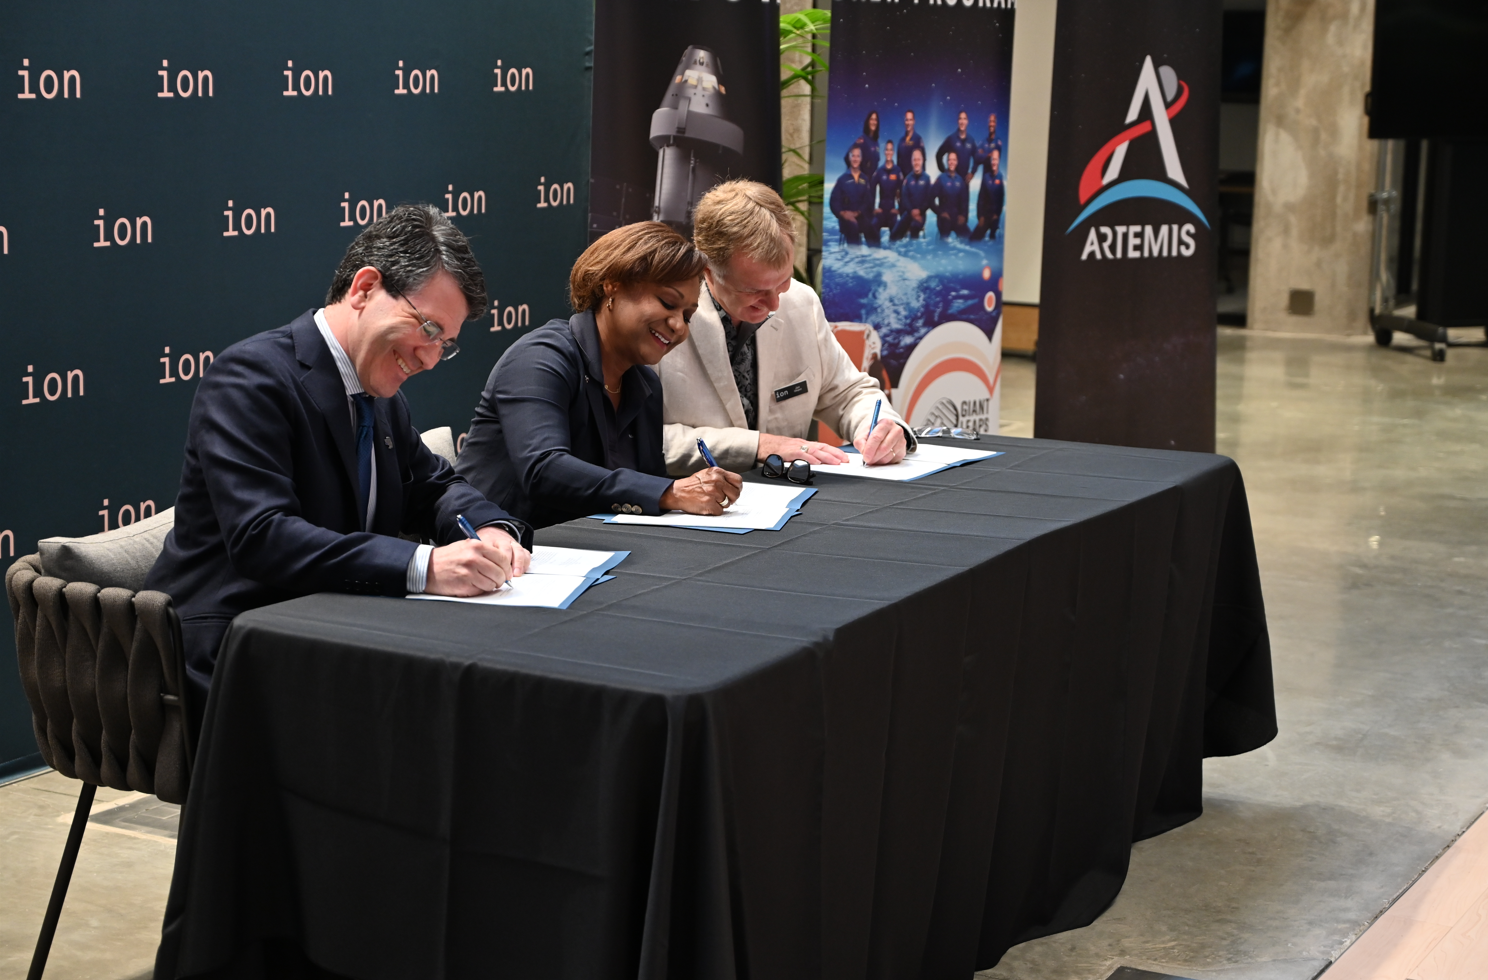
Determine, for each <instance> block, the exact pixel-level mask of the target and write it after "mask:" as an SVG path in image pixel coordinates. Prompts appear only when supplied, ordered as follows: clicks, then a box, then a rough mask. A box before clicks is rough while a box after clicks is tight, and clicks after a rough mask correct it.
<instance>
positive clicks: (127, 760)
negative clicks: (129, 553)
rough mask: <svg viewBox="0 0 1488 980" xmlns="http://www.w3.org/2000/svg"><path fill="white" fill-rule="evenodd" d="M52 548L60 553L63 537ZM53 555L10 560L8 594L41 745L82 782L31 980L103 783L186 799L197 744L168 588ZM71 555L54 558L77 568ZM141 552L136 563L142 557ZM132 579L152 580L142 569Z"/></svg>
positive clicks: (38, 971) (40, 965)
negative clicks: (82, 571)
mask: <svg viewBox="0 0 1488 980" xmlns="http://www.w3.org/2000/svg"><path fill="white" fill-rule="evenodd" d="M161 516H162V518H164V517H165V515H161ZM159 523H163V524H167V526H168V522H167V521H161V522H159ZM143 534H144V532H143V531H142V532H140V534H137V535H136V537H142V536H143ZM163 536H164V532H163V531H161V532H160V534H159V537H161V538H163ZM97 537H102V536H97ZM58 540H63V539H48V541H47V542H43V546H44V548H45V547H46V546H47V545H48V544H49V543H50V542H55V541H58ZM88 540H89V539H76V542H78V543H80V542H86V541H88ZM68 543H69V544H71V543H74V542H68ZM141 544H142V543H141V542H136V547H139V546H140V545H141ZM143 546H144V547H145V548H146V549H148V547H149V543H148V542H145V543H143ZM84 550H86V549H84ZM52 551H53V553H54V554H57V551H56V545H53V546H52ZM156 551H157V552H158V547H157V548H156ZM44 554H45V551H44V552H43V553H42V554H35V555H27V556H26V557H24V558H21V559H19V560H18V561H16V563H15V564H13V565H11V567H10V569H9V570H8V571H7V572H6V573H5V594H6V596H7V598H8V599H9V600H10V612H11V615H12V616H13V617H14V619H15V630H16V653H17V657H18V660H19V662H20V669H21V683H22V686H23V687H24V688H25V692H26V699H27V700H28V701H29V702H30V705H31V724H32V727H33V729H34V731H35V734H36V744H37V746H38V747H39V748H40V749H41V756H42V758H43V759H44V760H45V761H46V764H47V765H49V766H51V767H52V768H53V769H55V770H57V771H58V772H60V773H61V774H62V775H64V776H68V777H70V778H72V779H77V780H81V781H82V784H83V787H82V792H81V793H79V794H78V801H77V810H76V811H75V812H74V814H73V817H72V828H71V829H70V830H69V831H68V834H67V844H66V846H65V847H64V848H63V851H62V862H61V865H60V866H59V867H58V868H57V879H56V882H55V884H54V885H53V886H52V897H51V901H50V902H49V903H48V904H47V910H46V917H45V918H44V919H43V920H42V926H41V935H40V936H38V937H37V940H36V952H35V954H34V955H33V957H32V960H31V970H30V973H28V974H27V977H28V980H40V978H41V975H42V971H43V970H44V969H45V968H46V961H47V956H48V954H49V953H50V952H51V947H52V938H53V936H54V935H55V934H56V931H57V920H58V919H59V918H60V917H61V915H62V903H63V901H64V900H65V899H66V897H67V886H68V884H69V883H70V882H71V880H72V871H73V867H74V865H75V864H76V863H77V855H78V848H79V847H80V846H81V845H82V842H83V831H84V830H85V829H86V828H87V826H88V815H89V813H90V812H91V810H92V806H93V796H94V793H95V792H96V791H97V788H98V787H99V786H108V787H112V788H113V789H121V790H134V791H136V792H140V793H151V794H153V795H155V796H158V797H159V798H160V799H162V800H164V801H166V802H167V803H184V802H186V792H187V789H188V787H189V785H190V781H191V758H192V751H193V746H192V744H191V743H192V732H191V725H190V722H189V721H188V719H189V717H190V716H189V715H188V714H187V711H186V708H187V705H186V697H187V686H186V669H185V663H184V660H183V656H182V649H181V623H180V620H179V619H178V618H177V616H176V611H175V608H174V606H173V605H172V603H171V598H170V596H168V595H166V594H165V593H163V592H137V591H134V590H133V589H128V588H119V587H100V586H99V585H97V584H93V583H90V582H82V581H72V582H69V581H67V580H66V579H64V578H60V577H57V575H55V574H53V575H48V574H47V571H46V569H44V568H43V556H44ZM68 557H69V556H66V555H63V556H60V557H59V558H58V559H57V561H55V562H52V561H51V559H48V563H49V564H58V565H62V566H67V565H68V564H72V565H74V566H76V564H77V563H76V562H75V561H72V562H69V560H68ZM136 558H137V559H139V560H137V561H136V565H138V564H140V563H141V561H142V560H143V559H142V556H136ZM144 567H145V568H146V569H147V570H148V564H145V566H144ZM54 571H56V569H54ZM124 577H125V578H130V579H138V580H139V582H140V584H142V581H143V578H142V575H138V574H126V575H125V576H124Z"/></svg>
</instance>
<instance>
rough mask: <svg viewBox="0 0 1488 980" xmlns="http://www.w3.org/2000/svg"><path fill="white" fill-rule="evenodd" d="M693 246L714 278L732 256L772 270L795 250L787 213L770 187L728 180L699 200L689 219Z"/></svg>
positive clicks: (752, 182) (793, 236) (787, 260)
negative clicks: (705, 262)
mask: <svg viewBox="0 0 1488 980" xmlns="http://www.w3.org/2000/svg"><path fill="white" fill-rule="evenodd" d="M692 227H693V230H692V240H693V243H694V244H696V245H697V247H698V249H699V250H700V251H701V252H702V253H703V254H704V255H706V256H707V257H708V264H709V265H711V266H712V267H713V271H714V273H715V274H716V273H718V272H719V271H720V270H721V269H722V268H723V267H724V266H725V265H727V264H728V260H729V259H731V258H733V256H734V253H735V252H743V253H744V254H745V255H747V256H749V257H750V258H752V259H755V260H757V261H759V262H763V263H764V264H765V265H768V266H771V267H774V266H779V265H784V264H785V263H787V262H789V261H791V258H792V256H793V255H794V250H795V246H796V240H795V235H794V233H793V231H792V227H791V212H790V209H789V208H787V207H786V206H785V202H784V201H782V200H781V199H780V195H779V194H777V193H775V190H774V189H773V188H771V187H767V186H766V185H764V184H761V183H759V182H757V181H753V180H730V181H727V182H725V183H722V184H719V185H718V186H717V187H715V188H713V189H712V190H711V191H709V192H708V193H706V194H704V195H703V199H702V200H701V201H699V202H698V205H697V209H696V210H695V211H694V212H693V216H692Z"/></svg>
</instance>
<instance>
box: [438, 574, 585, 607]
mask: <svg viewBox="0 0 1488 980" xmlns="http://www.w3.org/2000/svg"><path fill="white" fill-rule="evenodd" d="M593 582H594V579H591V578H589V577H588V576H587V575H533V574H532V573H530V572H529V573H528V574H526V575H518V576H517V577H516V578H514V579H512V580H511V584H509V585H503V586H502V587H501V588H499V589H497V590H496V591H495V592H488V593H486V594H485V595H474V596H450V595H429V594H428V593H424V594H422V595H411V596H409V597H408V598H410V599H439V600H441V601H444V602H473V603H475V604H477V605H481V606H546V607H548V608H549V609H562V608H563V607H564V605H566V604H567V603H568V601H569V600H570V599H571V598H573V596H574V595H575V593H576V592H579V591H582V590H583V589H584V588H585V587H586V586H588V585H590V584H592V583H593Z"/></svg>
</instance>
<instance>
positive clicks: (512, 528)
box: [481, 521, 522, 544]
mask: <svg viewBox="0 0 1488 980" xmlns="http://www.w3.org/2000/svg"><path fill="white" fill-rule="evenodd" d="M481 527H496V528H500V529H501V530H503V531H505V532H506V533H507V534H510V535H511V539H512V540H513V541H515V542H516V543H517V544H521V543H522V529H521V528H519V527H517V526H516V525H515V524H513V523H512V522H511V521H492V522H490V523H489V524H482V525H481Z"/></svg>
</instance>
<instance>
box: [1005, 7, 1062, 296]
mask: <svg viewBox="0 0 1488 980" xmlns="http://www.w3.org/2000/svg"><path fill="white" fill-rule="evenodd" d="M1057 7H1058V4H1057V0H1023V2H1022V3H1019V4H1018V16H1017V17H1016V19H1015V21H1014V27H1013V87H1012V92H1011V93H1010V95H1009V104H1008V116H1009V117H1011V118H1009V120H1008V135H1007V145H1008V154H1007V157H1008V159H1007V167H1006V169H1007V182H1008V198H1007V212H1006V215H1005V217H1004V223H1005V224H1004V226H1005V228H1006V231H1005V232H1004V233H1003V234H1004V238H1003V255H1002V298H1003V300H1004V301H1005V302H1008V303H1028V304H1031V305H1037V304H1038V301H1039V277H1040V275H1041V274H1042V271H1043V261H1044V176H1045V173H1046V172H1047V169H1048V165H1049V93H1050V90H1051V88H1052V86H1053V79H1054V14H1055V12H1056V9H1057Z"/></svg>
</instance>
